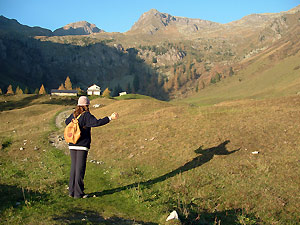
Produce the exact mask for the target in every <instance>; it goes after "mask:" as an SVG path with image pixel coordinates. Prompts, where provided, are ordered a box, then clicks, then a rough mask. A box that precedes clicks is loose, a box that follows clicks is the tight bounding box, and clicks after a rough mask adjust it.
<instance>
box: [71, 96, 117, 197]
mask: <svg viewBox="0 0 300 225" xmlns="http://www.w3.org/2000/svg"><path fill="white" fill-rule="evenodd" d="M89 105H90V100H89V99H88V98H87V97H86V96H81V97H80V98H79V99H78V104H77V106H76V108H75V111H74V113H72V114H71V115H70V116H69V117H68V118H67V119H66V121H65V122H66V125H68V124H69V123H70V122H71V121H72V119H73V118H78V124H79V127H80V131H81V134H80V138H79V139H78V141H77V142H76V144H71V143H69V149H70V154H71V172H70V181H69V196H70V197H74V198H86V197H88V196H87V195H85V194H84V182H83V179H84V174H85V168H86V159H87V155H88V151H89V149H90V145H91V127H98V126H102V125H105V124H107V123H109V122H110V120H114V119H117V118H118V116H119V115H118V113H113V114H112V115H111V116H110V117H104V118H103V119H96V117H95V116H93V115H92V114H91V113H90V111H89ZM79 115H80V117H79Z"/></svg>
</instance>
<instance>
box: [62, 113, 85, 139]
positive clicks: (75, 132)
mask: <svg viewBox="0 0 300 225" xmlns="http://www.w3.org/2000/svg"><path fill="white" fill-rule="evenodd" d="M81 115H82V114H80V115H79V116H78V117H77V118H74V119H72V121H71V122H70V123H69V124H68V125H67V126H66V128H65V131H64V138H65V141H66V142H67V143H72V144H76V142H77V141H78V139H79V138H80V128H79V124H78V119H79V117H80V116H81Z"/></svg>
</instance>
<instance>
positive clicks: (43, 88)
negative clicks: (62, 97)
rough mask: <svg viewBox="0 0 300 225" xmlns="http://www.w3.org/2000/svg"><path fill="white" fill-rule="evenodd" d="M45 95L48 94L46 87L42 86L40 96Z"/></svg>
mask: <svg viewBox="0 0 300 225" xmlns="http://www.w3.org/2000/svg"><path fill="white" fill-rule="evenodd" d="M45 94H47V92H46V90H45V87H44V85H43V84H42V86H41V88H40V90H39V95H45Z"/></svg>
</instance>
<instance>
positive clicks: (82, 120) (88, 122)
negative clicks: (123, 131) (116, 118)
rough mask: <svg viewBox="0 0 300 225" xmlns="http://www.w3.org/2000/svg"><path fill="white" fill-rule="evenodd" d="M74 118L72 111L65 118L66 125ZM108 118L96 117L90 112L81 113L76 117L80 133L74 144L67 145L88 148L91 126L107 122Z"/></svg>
mask: <svg viewBox="0 0 300 225" xmlns="http://www.w3.org/2000/svg"><path fill="white" fill-rule="evenodd" d="M72 119H74V115H73V113H72V114H71V115H70V116H69V117H68V118H67V119H66V121H65V123H66V125H68V124H69V123H70V122H71V121H72ZM109 121H110V120H109V118H108V117H104V118H103V119H97V118H96V117H95V116H93V115H92V114H91V113H90V112H85V113H83V114H81V116H80V117H79V119H78V123H79V127H80V131H81V135H80V138H79V139H78V141H77V143H76V144H72V143H69V146H82V147H86V148H88V149H89V148H90V145H91V127H98V126H102V125H105V124H107V123H109Z"/></svg>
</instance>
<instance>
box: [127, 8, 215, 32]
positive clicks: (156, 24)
mask: <svg viewBox="0 0 300 225" xmlns="http://www.w3.org/2000/svg"><path fill="white" fill-rule="evenodd" d="M218 25H219V24H218V23H214V22H211V21H206V20H201V19H190V18H186V17H177V16H172V15H170V14H168V13H161V12H159V11H158V10H156V9H151V10H149V11H148V12H145V13H144V14H143V15H142V16H141V17H140V18H139V20H138V21H137V22H136V23H135V24H134V25H133V26H132V28H131V29H130V31H129V33H131V32H133V33H145V34H155V33H156V32H157V31H166V30H167V29H170V30H171V29H173V30H174V29H175V30H178V32H179V33H182V34H185V35H188V34H190V33H193V32H197V31H199V30H203V29H207V28H212V27H215V26H218Z"/></svg>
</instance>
